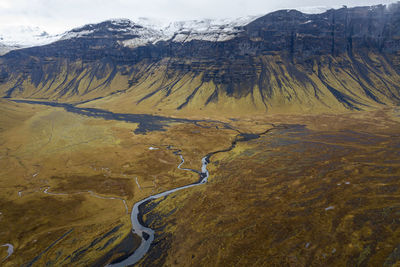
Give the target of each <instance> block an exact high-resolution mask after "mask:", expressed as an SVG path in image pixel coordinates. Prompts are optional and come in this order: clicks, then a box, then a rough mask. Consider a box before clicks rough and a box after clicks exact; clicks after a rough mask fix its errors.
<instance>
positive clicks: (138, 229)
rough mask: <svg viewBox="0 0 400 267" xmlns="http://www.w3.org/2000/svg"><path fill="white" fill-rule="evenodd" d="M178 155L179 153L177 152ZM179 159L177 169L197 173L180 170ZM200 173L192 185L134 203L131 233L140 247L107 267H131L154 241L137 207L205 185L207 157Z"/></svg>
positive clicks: (152, 234) (152, 233) (207, 174)
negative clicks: (136, 237) (141, 220)
mask: <svg viewBox="0 0 400 267" xmlns="http://www.w3.org/2000/svg"><path fill="white" fill-rule="evenodd" d="M178 153H179V152H178ZM178 155H179V156H180V158H181V160H182V161H181V163H180V164H179V166H178V169H181V170H187V171H193V172H195V173H198V172H197V171H195V170H191V169H185V168H181V166H182V164H183V163H184V162H185V159H184V158H183V156H182V155H181V154H178ZM201 163H202V165H201V173H200V180H199V181H198V182H197V183H193V184H189V185H185V186H182V187H178V188H175V189H171V190H168V191H165V192H162V193H159V194H156V195H152V196H149V197H147V198H145V199H143V200H141V201H139V202H136V203H135V205H134V206H133V208H132V212H131V222H132V232H133V233H135V234H137V235H138V236H140V237H141V238H142V240H141V243H140V246H139V247H138V248H137V249H136V250H135V252H134V253H133V254H132V255H130V256H129V257H128V258H126V259H124V260H123V261H121V262H118V263H114V264H109V265H107V266H112V267H119V266H121V267H124V266H129V265H133V264H135V263H137V262H138V261H139V260H141V259H142V258H143V256H144V255H145V254H146V253H147V251H148V250H149V249H150V245H151V243H153V240H154V230H153V229H151V228H148V227H146V226H144V225H142V224H141V223H140V221H139V216H140V213H139V207H140V205H142V204H144V203H146V202H148V201H151V200H153V199H157V198H161V197H165V196H168V195H169V194H172V193H174V192H176V191H179V190H182V189H186V188H190V187H194V186H198V185H202V184H205V183H207V181H208V177H209V173H208V170H207V164H208V163H209V155H207V156H205V157H203V158H202V160H201Z"/></svg>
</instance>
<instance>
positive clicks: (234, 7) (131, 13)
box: [0, 0, 395, 34]
mask: <svg viewBox="0 0 400 267" xmlns="http://www.w3.org/2000/svg"><path fill="white" fill-rule="evenodd" d="M393 2H395V1H391V0H301V1H299V0H196V1H194V0H0V28H4V27H9V26H17V25H24V26H38V27H40V28H41V29H43V30H46V31H47V32H48V33H50V34H56V33H61V32H64V31H67V30H70V29H72V28H74V27H78V26H82V25H84V24H88V23H95V22H100V21H103V20H107V19H110V18H128V19H132V20H135V19H137V18H139V17H150V18H157V19H163V20H169V21H176V20H188V19H201V18H212V19H213V18H235V17H244V16H249V15H263V14H267V13H269V12H272V11H275V10H279V9H299V8H300V10H302V11H315V10H322V9H323V8H326V7H333V8H337V7H341V6H342V5H347V6H348V7H350V6H360V5H361V6H365V5H376V4H389V3H393Z"/></svg>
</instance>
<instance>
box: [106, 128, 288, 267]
mask: <svg viewBox="0 0 400 267" xmlns="http://www.w3.org/2000/svg"><path fill="white" fill-rule="evenodd" d="M282 128H286V126H275V125H273V127H272V128H271V129H268V130H266V131H264V132H262V133H259V134H245V133H240V134H238V135H237V136H236V138H235V139H234V140H233V141H232V143H231V146H230V147H228V148H226V149H223V150H218V151H214V152H211V153H209V154H207V155H206V156H205V157H203V158H202V159H201V171H200V172H199V171H197V170H192V169H186V168H182V167H181V166H182V165H183V163H184V162H185V159H184V158H183V156H182V154H181V151H180V150H176V151H174V152H173V153H174V154H175V155H178V156H179V157H180V158H181V163H180V164H179V165H178V167H177V168H178V169H180V170H186V171H191V172H194V173H197V174H199V175H200V179H199V180H198V181H197V182H196V183H193V184H189V185H185V186H181V187H178V188H175V189H171V190H168V191H165V192H162V193H159V194H156V195H152V196H149V197H147V198H145V199H143V200H141V201H139V202H136V203H135V205H134V206H133V208H132V212H131V223H132V232H133V233H135V234H137V235H138V236H140V237H141V239H142V240H141V243H140V246H139V247H138V248H137V249H136V250H135V252H134V253H133V254H131V255H130V256H129V257H127V258H125V259H124V260H122V261H120V262H117V263H111V264H109V265H107V267H124V266H131V265H134V264H135V263H137V262H138V261H140V260H141V259H142V258H143V257H144V255H145V254H146V253H147V252H148V251H149V249H150V245H151V243H152V242H153V241H154V233H155V232H154V230H153V229H151V228H148V227H146V226H145V225H143V224H141V223H140V220H139V217H140V211H139V207H140V206H141V205H142V204H145V203H147V202H149V201H151V200H154V199H158V198H161V197H165V196H168V195H169V194H172V193H174V192H177V191H180V190H183V189H186V188H190V187H194V186H199V185H202V184H205V183H207V181H208V177H209V172H208V170H207V164H208V163H210V157H211V156H213V155H215V154H217V153H222V152H228V151H231V150H232V149H233V148H235V147H236V144H237V143H238V142H245V141H250V140H253V139H258V138H260V136H261V135H264V134H267V133H268V132H270V131H272V130H274V129H282ZM167 149H170V150H172V147H171V146H168V147H167Z"/></svg>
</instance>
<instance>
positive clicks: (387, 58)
mask: <svg viewBox="0 0 400 267" xmlns="http://www.w3.org/2000/svg"><path fill="white" fill-rule="evenodd" d="M223 30H224V29H222V27H221V31H223ZM234 31H235V32H234V34H231V35H229V36H230V37H229V38H225V39H222V41H221V40H218V41H209V40H207V38H197V39H196V38H188V37H190V34H191V33H190V32H180V33H179V35H186V38H180V39H179V40H181V41H177V40H178V38H176V37H177V35H178V33H177V34H175V35H174V36H172V37H170V38H165V37H163V36H162V33H161V32H159V31H156V30H153V29H148V28H146V27H143V26H141V25H136V24H134V23H131V22H129V21H121V22H118V23H112V22H110V21H108V22H103V23H100V24H95V25H87V26H85V27H82V28H80V29H75V30H73V31H71V32H70V34H69V37H68V38H64V39H61V40H59V41H57V42H55V43H52V44H49V45H46V46H41V47H33V48H28V49H22V50H16V51H12V52H10V53H8V54H6V55H5V56H3V57H1V58H0V61H1V65H0V93H1V95H2V96H3V97H23V98H46V99H52V100H56V99H57V100H59V101H78V102H79V101H85V100H90V99H95V98H96V99H99V100H97V101H94V103H99V104H100V105H102V104H104V105H105V104H107V105H108V106H110V107H113V106H114V107H119V108H121V107H125V109H126V110H130V109H132V110H142V111H147V110H149V111H151V110H154V109H161V110H178V111H179V110H199V109H203V110H204V109H205V110H214V109H215V110H225V111H227V112H243V111H244V110H246V111H265V110H266V111H268V112H300V111H307V112H319V111H323V112H325V111H343V110H347V109H356V110H358V109H369V108H373V107H376V106H380V105H385V104H386V105H393V104H398V103H399V102H400V88H399V87H400V76H399V73H400V68H399V59H400V58H399V55H400V54H399V51H400V5H399V4H395V5H392V6H390V7H385V6H374V7H356V8H342V9H338V10H329V11H327V12H325V13H323V14H304V13H301V12H298V11H295V10H283V11H277V12H274V13H271V14H268V15H266V16H264V17H261V18H258V19H256V20H254V21H252V22H251V23H249V24H247V25H245V26H237V27H234ZM213 34H215V32H214V33H213ZM220 39H221V38H220ZM182 40H183V41H182ZM184 40H186V41H184ZM187 40H190V41H187ZM127 43H129V44H131V45H126V44H127ZM132 44H133V45H132ZM106 96H107V97H106ZM103 97H106V98H104V99H100V98H103Z"/></svg>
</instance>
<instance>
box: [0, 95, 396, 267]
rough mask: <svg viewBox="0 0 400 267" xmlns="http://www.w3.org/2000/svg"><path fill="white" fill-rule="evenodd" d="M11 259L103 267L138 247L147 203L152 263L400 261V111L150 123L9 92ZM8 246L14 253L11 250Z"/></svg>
mask: <svg viewBox="0 0 400 267" xmlns="http://www.w3.org/2000/svg"><path fill="white" fill-rule="evenodd" d="M0 112H1V113H2V116H1V117H0V188H1V191H2V194H1V195H0V246H1V245H3V244H11V245H12V246H13V252H12V254H11V255H10V256H9V257H7V256H8V255H9V252H8V248H9V247H7V246H4V247H0V259H4V260H3V262H2V265H4V266H18V265H24V266H43V265H48V266H71V265H73V266H91V265H102V264H107V263H109V262H110V261H112V260H115V259H116V258H120V257H124V256H126V255H129V254H130V253H132V251H133V250H134V249H135V248H136V247H137V246H138V245H139V243H140V239H139V238H138V237H137V236H136V235H133V234H132V233H131V222H130V214H129V213H130V212H131V209H132V206H133V205H134V203H136V202H137V201H139V200H141V199H143V198H145V197H147V196H149V195H152V194H156V193H160V192H163V191H166V190H168V189H172V188H176V187H179V186H183V185H187V184H190V183H193V182H195V181H197V180H198V179H199V177H198V176H197V175H196V174H195V173H193V172H187V171H182V170H180V169H178V168H177V166H178V165H179V164H180V163H181V159H180V157H179V156H178V155H176V154H174V153H172V151H171V147H173V148H175V149H176V150H178V149H179V150H181V153H182V155H183V157H184V158H185V163H184V164H183V166H182V168H190V169H195V170H200V167H201V158H202V157H204V156H205V155H207V154H208V153H210V152H213V151H217V150H224V149H226V148H228V147H230V145H231V143H232V141H233V140H234V139H235V138H236V136H237V135H238V134H239V132H242V133H261V132H264V131H266V130H268V129H271V128H273V127H274V125H275V126H276V125H281V126H285V127H281V128H280V129H275V130H272V131H270V132H268V133H266V134H265V135H262V136H260V138H258V139H254V140H250V141H248V142H239V143H238V144H237V146H236V147H235V148H234V149H233V150H231V151H228V152H224V153H218V154H215V155H213V156H211V158H210V161H211V162H210V164H209V165H208V169H209V171H210V178H209V182H208V183H207V184H206V185H204V186H199V187H193V188H190V189H186V190H183V191H179V192H176V193H173V194H172V195H170V196H168V197H166V198H161V199H159V200H155V201H152V202H150V203H148V204H147V205H146V206H145V207H143V209H142V212H143V221H144V223H145V224H146V225H148V226H150V227H151V228H152V229H155V230H156V240H155V242H154V243H153V244H154V245H153V246H152V247H151V249H150V251H149V252H148V253H147V254H146V255H145V257H144V258H143V259H142V260H141V262H139V264H140V265H143V266H149V265H152V266H154V265H172V266H173V265H179V266H192V265H194V266H216V265H218V266H242V265H244V266H248V265H257V266H263V265H264V266H271V265H290V266H310V265H311V266H321V265H323V264H328V265H340V266H343V265H349V266H355V265H371V266H376V265H385V266H391V265H392V264H395V263H396V262H399V261H400V253H399V251H400V247H399V246H400V206H399V203H400V184H399V178H400V155H399V153H400V112H399V110H396V109H387V110H379V111H372V112H357V113H349V114H340V115H332V114H330V115H304V116H300V115H297V116H295V115H291V116H290V115H285V116H283V115H282V116H279V115H274V116H267V115H256V116H251V117H250V116H248V117H246V116H242V117H239V118H228V117H221V118H213V120H202V121H198V122H194V121H189V120H188V121H177V120H174V121H169V120H164V121H162V123H161V124H162V125H161V126H160V124H159V121H154V122H153V123H155V124H157V125H158V126H160V127H156V128H155V129H153V130H151V129H150V130H149V131H147V132H146V131H145V132H143V131H136V130H137V129H138V128H140V123H135V122H127V121H124V120H115V119H111V120H105V119H104V118H99V117H97V118H94V117H90V116H85V115H84V114H77V113H73V112H68V111H67V110H66V109H64V108H63V107H51V106H44V105H37V104H28V103H15V102H12V101H8V100H1V102H0ZM6 257H7V258H6Z"/></svg>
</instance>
